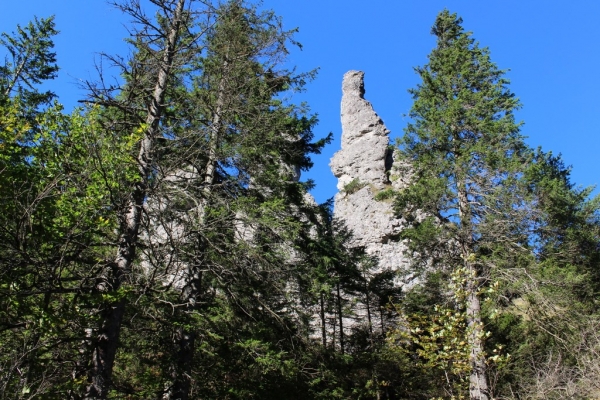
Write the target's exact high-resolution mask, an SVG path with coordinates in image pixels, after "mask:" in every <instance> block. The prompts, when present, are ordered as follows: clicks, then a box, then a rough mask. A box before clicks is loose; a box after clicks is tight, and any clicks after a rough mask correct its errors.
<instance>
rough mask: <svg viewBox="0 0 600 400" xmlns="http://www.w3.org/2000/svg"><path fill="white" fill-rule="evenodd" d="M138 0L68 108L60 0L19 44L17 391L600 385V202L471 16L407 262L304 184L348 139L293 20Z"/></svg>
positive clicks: (432, 140)
mask: <svg viewBox="0 0 600 400" xmlns="http://www.w3.org/2000/svg"><path fill="white" fill-rule="evenodd" d="M115 6H116V7H117V8H118V9H119V10H120V11H122V12H123V13H125V14H126V15H128V17H129V18H130V19H131V20H132V21H134V22H132V24H131V26H130V27H129V31H130V33H131V36H130V37H128V38H127V41H128V43H129V46H130V48H131V53H130V56H129V57H124V56H123V55H118V54H115V55H104V56H103V57H105V62H107V63H110V64H111V65H113V66H115V67H118V68H119V70H120V73H121V75H120V77H121V80H120V82H119V83H118V84H115V83H112V84H108V83H107V82H108V81H109V79H104V78H105V77H103V76H99V77H98V79H97V80H95V81H90V82H86V97H85V100H84V101H82V102H81V106H80V107H79V108H77V109H75V110H69V112H67V111H65V109H64V107H63V106H61V104H60V101H59V99H58V97H57V95H56V94H55V93H53V92H49V91H43V90H42V89H41V87H42V85H43V83H44V82H45V81H47V80H51V79H53V78H55V77H56V76H57V73H58V70H59V65H57V61H56V54H55V53H54V50H53V46H54V45H53V37H54V36H55V35H56V34H57V30H58V29H59V28H60V27H56V26H55V23H54V19H53V17H47V18H37V17H32V18H33V19H32V22H31V23H29V24H28V25H27V26H23V27H21V26H17V27H15V28H14V29H15V31H14V32H13V33H4V34H2V36H1V37H0V45H1V46H2V47H3V50H4V51H5V53H6V54H7V57H6V58H5V59H4V60H3V64H2V65H0V399H7V400H8V399H163V400H167V399H168V400H175V399H180V400H187V399H303V400H304V399H378V400H380V399H438V398H440V399H477V400H490V399H563V398H564V399H593V398H599V397H600V315H599V309H598V305H599V301H600V198H598V197H592V196H591V193H592V188H587V189H582V188H580V187H579V186H577V185H575V184H574V183H573V182H571V180H570V168H569V167H567V166H565V165H564V163H563V162H562V160H561V158H560V157H559V156H556V155H554V154H552V153H547V152H544V151H543V150H541V149H534V148H530V147H529V146H528V145H527V144H526V143H525V141H524V138H523V136H522V135H521V134H520V126H521V123H519V122H518V121H516V120H515V116H514V113H515V111H516V110H517V109H519V107H520V103H519V101H518V99H517V98H516V96H515V95H514V94H513V93H512V92H511V91H510V89H509V83H508V81H507V79H506V78H505V71H503V70H500V69H498V67H497V66H496V64H495V63H494V62H493V61H492V60H491V58H490V52H489V50H488V49H487V48H485V47H480V46H479V44H478V43H477V42H476V41H475V39H474V38H473V37H472V35H471V33H470V32H466V31H465V30H464V29H463V27H462V20H461V19H460V17H458V16H457V15H456V14H452V13H451V12H449V11H442V12H441V13H440V14H439V15H438V16H437V17H435V16H432V21H433V22H434V23H433V27H432V30H431V33H432V34H433V35H434V36H435V38H436V46H435V48H434V50H433V51H432V52H431V53H430V54H429V57H428V62H427V64H425V65H423V66H420V67H417V68H416V72H417V73H418V75H419V76H420V82H421V83H420V84H418V85H417V86H416V87H415V88H412V89H409V88H407V89H409V91H410V93H411V95H412V97H413V100H414V103H413V106H412V109H411V111H410V114H409V117H410V118H409V120H410V122H409V123H408V124H407V126H406V128H405V133H404V136H403V137H402V138H401V139H400V140H399V141H398V143H397V144H396V145H394V152H395V153H394V154H395V157H399V158H400V159H402V160H404V161H405V165H407V166H408V167H407V170H406V171H404V172H405V176H406V179H408V180H409V182H410V184H409V185H408V186H407V187H406V188H405V189H403V190H395V189H392V188H390V189H389V190H386V191H383V192H381V193H380V200H381V201H388V202H391V203H393V206H394V210H395V213H396V214H397V216H402V218H403V219H404V221H406V226H405V228H404V229H403V231H402V234H401V235H400V236H399V237H395V238H392V239H391V240H397V241H402V242H403V243H404V244H405V245H406V246H407V248H408V249H410V260H411V263H410V270H409V271H389V270H381V269H380V268H378V267H377V263H378V260H377V259H376V258H374V257H372V256H369V254H367V253H366V252H365V251H364V249H362V248H360V247H353V246H350V245H349V243H350V242H351V238H352V232H351V231H350V230H349V229H347V228H346V227H345V226H344V224H343V222H342V221H339V220H336V219H335V218H333V210H332V207H333V203H332V202H331V201H330V202H327V203H325V204H321V205H317V204H315V202H314V201H312V200H311V197H310V196H309V195H308V191H309V190H310V189H311V188H312V186H313V183H312V182H310V181H308V182H302V181H300V180H299V174H300V171H305V170H307V169H309V168H310V167H311V166H312V162H311V156H312V155H315V154H319V152H320V151H321V149H322V148H323V147H324V146H326V145H327V144H328V143H329V142H330V141H331V136H328V137H325V138H322V139H315V138H314V134H313V128H314V127H315V126H316V124H317V122H318V121H317V118H316V116H314V115H311V114H310V111H309V110H308V108H307V107H306V106H305V105H304V104H294V102H293V98H294V96H293V94H294V93H295V92H297V91H301V90H302V88H303V86H304V85H306V83H307V82H309V81H311V80H312V79H314V78H315V77H316V73H315V72H314V71H308V72H300V73H298V72H297V71H296V70H295V69H293V68H290V67H289V65H288V63H287V61H286V56H287V55H288V51H289V49H290V46H297V45H299V44H298V43H297V42H296V41H295V40H294V33H295V32H294V31H286V30H284V29H283V28H282V24H281V21H280V19H279V17H278V16H277V15H276V14H274V13H273V12H271V11H263V10H262V9H261V8H259V7H258V6H257V5H255V4H253V3H252V2H250V1H248V2H247V1H244V0H229V1H226V2H214V3H211V2H210V1H200V0H149V1H142V0H121V1H119V2H117V3H115ZM434 18H435V19H434ZM426 33H427V32H423V34H426ZM406 73H410V71H406ZM111 82H112V81H111ZM350 189H351V188H350V187H347V190H350ZM401 274H402V275H403V276H406V275H410V276H411V277H412V280H413V282H416V283H413V284H411V285H401V284H399V283H398V282H400V281H401V277H400V275H401ZM349 321H351V323H349Z"/></svg>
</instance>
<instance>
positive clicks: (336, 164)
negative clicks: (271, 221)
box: [330, 71, 408, 270]
mask: <svg viewBox="0 0 600 400" xmlns="http://www.w3.org/2000/svg"><path fill="white" fill-rule="evenodd" d="M342 93H343V95H342V108H341V117H342V148H341V150H340V151H338V152H337V153H335V155H334V156H333V158H332V159H331V163H330V167H331V170H332V171H333V174H334V175H335V176H336V177H337V178H338V185H337V187H338V190H339V192H338V194H337V195H336V196H335V205H334V217H335V218H336V219H338V220H341V221H343V222H344V223H345V225H346V226H347V227H348V228H349V229H350V230H351V231H352V233H353V240H352V243H351V245H352V246H362V247H364V248H365V250H366V252H367V254H370V255H373V256H376V257H377V258H378V259H379V268H380V269H392V270H399V269H405V267H406V265H407V263H408V259H407V258H406V254H405V251H406V246H405V245H404V243H402V242H401V241H400V240H399V234H400V232H401V230H402V228H403V226H404V221H403V220H402V219H401V218H396V216H395V215H394V210H393V204H392V200H391V199H381V200H376V199H375V196H376V195H377V193H379V192H381V191H391V190H398V189H401V188H402V187H403V186H404V184H405V183H404V182H405V179H403V176H399V175H398V173H399V171H400V170H402V171H405V170H406V168H402V169H400V170H399V169H397V168H394V166H393V154H392V153H391V150H390V147H389V138H388V134H389V130H388V129H387V128H386V127H385V125H384V123H383V121H382V120H381V118H380V117H379V116H378V115H377V113H375V111H374V110H373V106H372V105H371V103H370V102H368V101H367V100H365V99H364V97H363V96H364V93H365V90H364V73H363V72H361V71H349V72H348V73H346V74H345V75H344V81H343V84H342ZM402 173H404V172H402ZM350 182H353V184H352V185H350V186H354V187H353V189H354V190H348V189H349V186H348V184H349V183H350Z"/></svg>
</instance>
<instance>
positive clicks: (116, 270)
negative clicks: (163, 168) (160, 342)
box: [84, 0, 185, 399]
mask: <svg viewBox="0 0 600 400" xmlns="http://www.w3.org/2000/svg"><path fill="white" fill-rule="evenodd" d="M184 3H185V0H179V1H178V2H177V7H176V9H175V12H174V14H173V16H172V19H171V24H170V28H169V31H168V33H167V37H166V40H165V48H164V49H163V57H162V60H161V65H160V66H159V72H158V76H157V78H156V84H155V86H154V93H153V96H152V99H151V102H150V104H149V105H148V112H147V117H146V132H145V133H144V137H143V139H142V141H141V143H140V151H139V154H138V157H137V163H138V170H139V177H140V179H139V181H138V182H137V183H136V184H135V186H134V188H133V190H132V191H131V193H130V197H129V202H128V205H127V207H126V209H125V211H124V213H123V214H122V215H121V217H120V235H119V239H118V248H117V254H116V257H115V259H114V262H113V263H112V265H111V268H110V271H107V274H106V275H105V276H103V277H101V278H100V279H99V282H98V284H97V285H96V290H97V291H98V292H99V293H115V294H116V293H117V292H118V290H119V289H120V287H121V285H122V284H123V283H124V282H125V281H126V279H127V277H128V276H129V274H130V273H131V265H132V263H133V261H134V259H135V253H136V243H137V239H138V236H139V228H140V221H141V215H142V208H143V205H144V200H145V198H146V195H147V192H148V183H147V179H148V176H149V175H150V174H151V172H152V171H151V170H152V149H153V145H154V141H155V140H156V137H157V135H158V130H159V123H160V119H161V117H162V113H163V101H164V97H165V92H166V89H167V81H168V78H169V74H170V72H171V68H172V66H173V61H174V56H175V48H176V45H177V42H178V40H179V30H180V26H181V22H182V15H183V6H184ZM124 311H125V300H124V299H121V300H118V301H115V302H112V303H111V304H109V305H108V306H106V307H105V308H104V310H103V312H102V314H101V324H100V328H99V329H98V331H97V336H96V339H95V341H94V343H93V349H92V359H91V371H90V377H89V379H90V384H89V386H88V387H87V388H86V393H85V396H84V398H85V399H105V398H106V396H107V395H108V391H109V388H110V386H111V379H112V370H113V365H114V361H115V355H116V352H117V348H118V342H119V335H120V331H121V323H122V321H123V314H124Z"/></svg>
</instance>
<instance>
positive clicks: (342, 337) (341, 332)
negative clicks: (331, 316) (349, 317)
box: [336, 282, 344, 354]
mask: <svg viewBox="0 0 600 400" xmlns="http://www.w3.org/2000/svg"><path fill="white" fill-rule="evenodd" d="M336 288H337V308H338V318H339V322H340V351H341V352H342V354H344V320H343V316H342V296H341V294H340V283H339V282H338V283H337V285H336Z"/></svg>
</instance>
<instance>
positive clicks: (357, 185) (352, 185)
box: [344, 178, 367, 194]
mask: <svg viewBox="0 0 600 400" xmlns="http://www.w3.org/2000/svg"><path fill="white" fill-rule="evenodd" d="M365 186H367V184H366V183H364V182H361V181H360V179H358V178H354V179H352V180H351V181H350V182H348V183H347V184H346V185H344V193H347V194H352V193H356V192H358V191H359V190H360V189H362V188H364V187H365Z"/></svg>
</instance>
